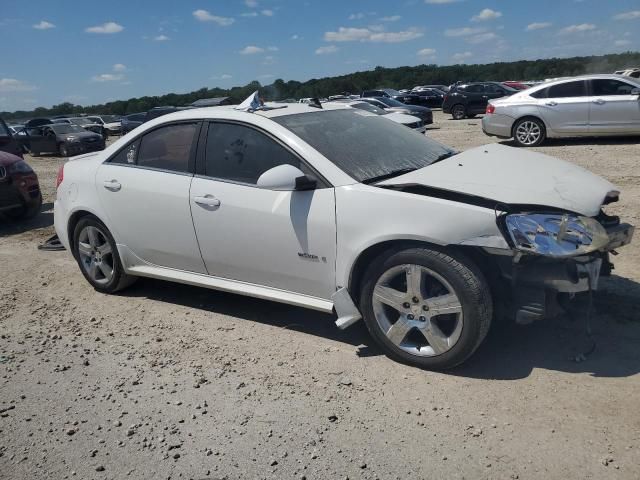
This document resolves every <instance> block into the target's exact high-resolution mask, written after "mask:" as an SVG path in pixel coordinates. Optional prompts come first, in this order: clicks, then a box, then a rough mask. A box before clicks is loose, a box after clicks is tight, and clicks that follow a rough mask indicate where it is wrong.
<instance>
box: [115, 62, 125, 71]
mask: <svg viewBox="0 0 640 480" xmlns="http://www.w3.org/2000/svg"><path fill="white" fill-rule="evenodd" d="M126 69H127V66H126V65H124V64H122V63H116V64H115V65H114V66H113V71H114V72H124V71H125V70H126Z"/></svg>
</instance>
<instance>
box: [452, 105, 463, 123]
mask: <svg viewBox="0 0 640 480" xmlns="http://www.w3.org/2000/svg"><path fill="white" fill-rule="evenodd" d="M451 113H452V115H453V118H454V119H456V120H462V119H463V118H464V115H465V110H464V107H463V106H462V105H456V106H455V107H453V111H452V112H451Z"/></svg>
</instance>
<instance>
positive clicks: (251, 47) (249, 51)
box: [240, 45, 264, 55]
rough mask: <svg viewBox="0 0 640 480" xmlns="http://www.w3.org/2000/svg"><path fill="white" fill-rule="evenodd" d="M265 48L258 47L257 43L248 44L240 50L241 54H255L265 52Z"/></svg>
mask: <svg viewBox="0 0 640 480" xmlns="http://www.w3.org/2000/svg"><path fill="white" fill-rule="evenodd" d="M263 52H264V48H262V47H256V46H255V45H247V46H246V47H244V48H243V49H242V50H240V55H255V54H256V53H263Z"/></svg>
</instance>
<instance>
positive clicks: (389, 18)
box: [380, 15, 402, 22]
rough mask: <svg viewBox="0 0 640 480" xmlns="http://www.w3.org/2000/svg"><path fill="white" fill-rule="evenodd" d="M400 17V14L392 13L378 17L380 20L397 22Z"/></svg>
mask: <svg viewBox="0 0 640 480" xmlns="http://www.w3.org/2000/svg"><path fill="white" fill-rule="evenodd" d="M401 18H402V17H401V16H400V15H392V16H390V17H382V18H381V19H380V21H381V22H397V21H398V20H400V19H401Z"/></svg>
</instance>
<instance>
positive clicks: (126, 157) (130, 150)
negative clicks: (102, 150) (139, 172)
mask: <svg viewBox="0 0 640 480" xmlns="http://www.w3.org/2000/svg"><path fill="white" fill-rule="evenodd" d="M139 147H140V139H138V140H136V141H135V142H132V143H130V144H129V145H127V146H126V147H124V148H123V149H122V150H120V151H119V152H118V154H117V155H116V156H115V157H113V158H111V160H109V163H119V164H121V165H135V164H136V160H137V158H138V148H139Z"/></svg>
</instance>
